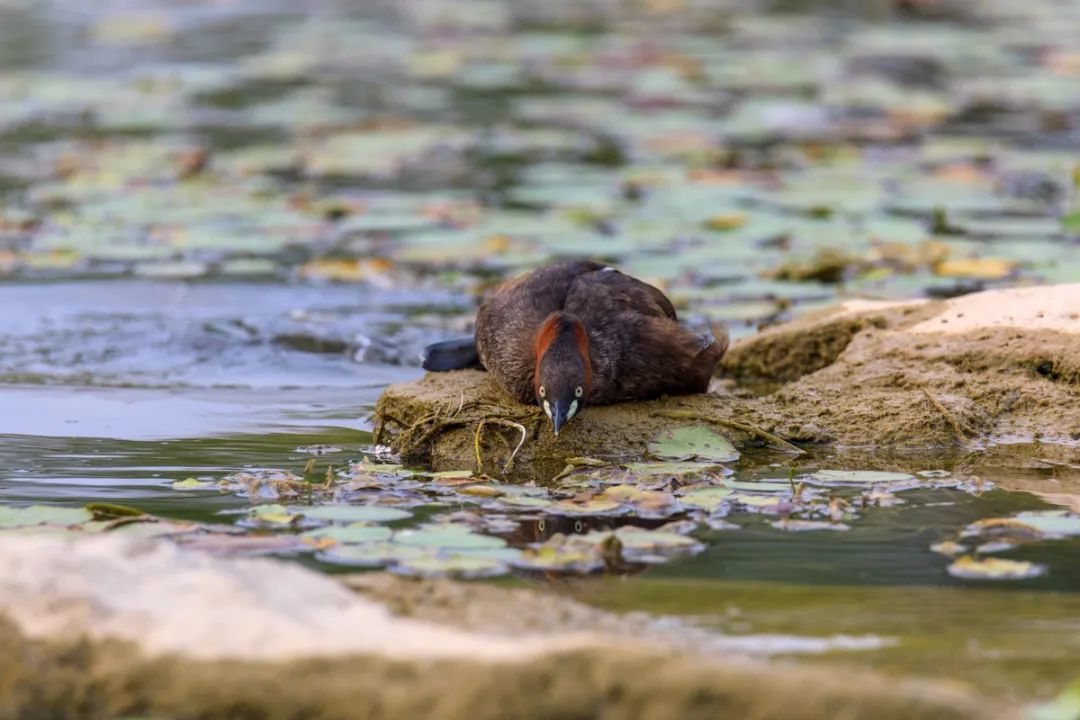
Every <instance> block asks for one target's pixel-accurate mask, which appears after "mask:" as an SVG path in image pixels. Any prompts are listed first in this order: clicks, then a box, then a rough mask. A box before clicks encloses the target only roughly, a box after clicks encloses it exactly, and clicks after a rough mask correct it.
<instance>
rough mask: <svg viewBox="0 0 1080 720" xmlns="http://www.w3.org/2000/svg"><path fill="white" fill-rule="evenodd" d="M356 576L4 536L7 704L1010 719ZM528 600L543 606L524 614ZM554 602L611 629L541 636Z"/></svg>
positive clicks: (50, 711) (351, 712)
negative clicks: (475, 611) (350, 580)
mask: <svg viewBox="0 0 1080 720" xmlns="http://www.w3.org/2000/svg"><path fill="white" fill-rule="evenodd" d="M361 585H363V586H364V588H365V591H366V592H367V594H368V597H366V598H365V597H360V596H359V595H357V594H356V593H354V592H352V591H350V590H349V589H348V588H347V587H346V585H345V584H343V583H342V582H340V581H338V580H335V579H332V578H329V577H326V576H323V575H320V574H318V573H315V572H313V571H309V570H306V569H304V568H301V567H298V566H296V565H295V564H290V563H287V562H283V561H277V560H268V559H254V560H253V559H231V560H230V559H217V558H210V557H206V556H202V555H198V554H196V553H194V552H193V551H188V550H182V549H179V548H177V547H175V546H173V545H170V544H168V543H167V542H165V541H150V540H145V539H132V538H125V537H122V536H99V537H85V538H73V537H70V536H56V535H33V536H23V537H12V538H10V539H8V540H5V541H4V542H3V543H0V717H4V718H6V719H10V720H24V719H25V720H30V719H32V718H33V719H37V718H44V717H47V718H66V719H68V720H83V719H86V720H99V719H100V720H106V719H109V720H115V718H118V717H135V716H138V717H155V718H206V719H209V718H225V717H229V718H252V719H255V718H258V719H266V720H279V719H280V720H285V719H294V718H320V719H325V720H337V719H339V718H340V719H341V720H345V719H352V718H361V717H362V718H419V717H430V718H449V719H454V718H462V719H464V718H469V719H470V720H486V719H487V718H491V719H493V720H494V719H495V718H506V717H515V718H522V719H524V720H529V719H531V718H537V719H539V718H565V717H634V718H640V719H641V720H652V719H654V718H655V719H656V720H659V719H660V718H664V719H665V720H666V719H667V718H672V717H679V718H688V719H691V720H693V719H694V718H713V717H739V718H749V719H753V718H775V717H785V718H791V719H792V720H801V719H803V718H805V719H807V720H809V719H810V718H818V717H825V716H829V717H848V718H880V719H884V720H889V719H891V718H1012V717H1017V715H1016V713H1015V712H1014V709H1013V708H1010V707H1008V706H1005V705H1002V704H1000V703H991V702H989V701H987V700H984V699H982V698H980V697H979V696H977V695H975V694H974V693H972V692H970V691H968V690H965V689H963V688H961V687H958V686H956V685H955V684H940V683H934V682H924V681H908V680H898V679H896V678H884V677H882V676H878V675H876V674H873V673H870V672H866V671H860V670H850V671H847V670H846V671H844V672H841V673H838V672H837V671H836V668H835V666H833V667H831V668H828V669H826V668H820V669H819V668H814V667H811V666H804V665H799V664H793V663H790V662H788V663H783V664H782V665H781V664H779V663H773V662H766V661H761V660H752V659H749V658H745V657H739V656H723V655H721V656H716V655H713V656H705V655H701V654H691V653H689V652H686V651H676V650H673V649H671V648H670V647H664V646H660V645H656V644H649V643H646V642H643V641H641V640H637V639H633V638H628V637H626V636H625V634H623V635H622V636H620V635H619V634H613V633H611V632H610V630H611V629H613V628H617V627H618V622H617V620H616V619H615V618H616V616H609V615H607V614H603V613H600V611H596V610H590V609H587V608H581V607H580V606H577V607H568V605H573V603H571V602H570V601H557V602H554V603H553V604H554V605H557V607H554V608H548V609H547V611H545V607H546V605H547V600H545V598H544V597H543V596H542V595H539V594H533V593H527V592H524V591H511V592H510V593H509V594H508V591H505V590H499V589H495V588H487V587H485V586H482V585H477V586H470V587H469V589H468V590H463V591H462V592H464V593H465V594H464V595H462V594H461V592H458V590H457V588H458V586H456V585H452V584H447V585H445V586H444V587H442V589H440V587H439V586H433V585H431V584H430V583H428V584H425V583H410V582H406V581H393V582H390V583H386V582H383V583H377V584H376V585H372V584H371V581H370V580H367V581H366V582H362V583H361ZM489 594H490V595H491V596H490V597H488V595H489ZM376 598H378V599H376ZM455 598H456V599H455ZM383 602H387V603H389V604H391V605H397V606H399V608H401V607H405V606H407V607H408V608H409V609H408V612H409V614H410V615H413V616H414V617H415V618H422V617H425V616H426V617H429V618H439V619H441V620H443V621H445V622H447V623H454V624H455V625H456V627H451V626H450V625H449V624H436V622H432V621H431V620H422V619H412V618H404V617H400V616H397V615H395V614H393V613H392V612H391V611H390V610H389V609H388V606H387V605H384V604H382V603H383ZM455 602H457V603H458V606H459V607H461V606H463V605H466V604H467V605H468V606H479V607H482V608H484V612H485V617H484V622H483V623H482V624H483V627H484V631H483V632H480V631H477V630H476V629H472V630H470V629H469V626H470V625H471V626H474V627H475V625H476V624H477V623H476V622H475V615H472V616H469V617H470V618H471V619H465V620H462V621H460V622H459V621H457V619H456V615H455V613H454V612H453V609H452V607H453V604H454V603H455ZM425 605H427V606H434V605H438V607H437V608H436V609H434V610H432V609H431V607H425ZM523 615H528V616H535V617H536V618H540V619H538V620H536V621H535V622H534V623H532V624H527V625H526V626H524V627H522V625H521V621H520V618H521V617H522V616H523ZM556 616H558V617H567V616H569V617H576V618H579V619H583V620H585V621H587V622H589V623H594V622H595V623H596V624H597V625H598V626H599V627H600V628H602V629H603V630H602V631H589V632H577V633H568V632H561V631H559V630H558V629H555V628H552V627H548V628H546V632H544V634H543V635H540V634H538V633H537V631H538V630H541V629H543V625H544V623H545V622H547V621H548V620H550V619H551V618H554V617H556ZM544 618H546V619H547V620H545V619H544ZM571 625H573V623H571Z"/></svg>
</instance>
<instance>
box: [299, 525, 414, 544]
mask: <svg viewBox="0 0 1080 720" xmlns="http://www.w3.org/2000/svg"><path fill="white" fill-rule="evenodd" d="M393 534H394V531H393V530H391V529H390V528H388V527H386V526H384V525H368V524H366V523H358V522H357V523H352V524H351V525H344V526H341V525H334V526H331V527H324V528H319V529H318V530H311V531H309V532H306V533H304V534H302V535H301V536H300V537H301V538H303V539H304V540H308V541H311V542H316V543H317V542H320V541H324V540H334V541H336V542H339V543H365V542H376V541H385V540H389V539H390V538H391V536H392V535H393Z"/></svg>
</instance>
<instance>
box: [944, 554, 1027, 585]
mask: <svg viewBox="0 0 1080 720" xmlns="http://www.w3.org/2000/svg"><path fill="white" fill-rule="evenodd" d="M947 569H948V572H949V574H950V575H952V576H953V577H958V578H964V579H966V580H1025V579H1027V578H1033V577H1038V576H1039V575H1042V574H1043V573H1045V572H1046V568H1045V567H1044V566H1042V565H1037V564H1035V563H1031V562H1027V561H1026V560H1006V559H1004V558H993V557H991V558H975V557H972V556H971V555H964V556H963V557H960V558H957V559H956V560H955V561H953V563H952V564H951V565H949V567H948V568H947Z"/></svg>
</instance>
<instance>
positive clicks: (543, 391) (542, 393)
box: [540, 385, 547, 397]
mask: <svg viewBox="0 0 1080 720" xmlns="http://www.w3.org/2000/svg"><path fill="white" fill-rule="evenodd" d="M540 397H547V388H546V387H544V386H543V385H541V386H540Z"/></svg>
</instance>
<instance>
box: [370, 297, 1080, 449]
mask: <svg viewBox="0 0 1080 720" xmlns="http://www.w3.org/2000/svg"><path fill="white" fill-rule="evenodd" d="M723 375H724V376H725V377H726V378H728V379H729V380H728V381H727V382H718V383H716V384H715V386H714V390H713V391H712V392H710V393H709V394H707V395H697V396H688V397H675V398H664V399H660V400H656V401H652V402H646V403H634V404H624V405H618V406H611V407H591V408H588V411H587V412H586V413H584V414H583V415H582V416H581V418H579V419H578V420H576V421H575V422H573V423H571V424H570V426H569V427H568V428H567V429H566V430H565V431H564V432H563V434H562V435H561V436H560V437H558V438H555V437H554V435H553V434H552V433H551V431H550V429H549V428H548V427H547V425H546V422H541V421H542V420H543V418H542V416H541V415H540V413H539V411H538V410H535V409H533V408H530V407H525V406H522V405H518V404H516V403H514V402H513V401H512V400H510V399H509V398H508V397H507V396H506V395H505V394H504V393H502V391H501V390H500V389H499V388H498V387H497V386H496V385H495V383H494V382H493V381H492V380H491V379H490V378H489V377H488V376H487V375H486V374H485V373H482V372H474V371H468V372H465V371H463V372H455V373H445V374H429V375H427V376H426V377H424V378H423V379H421V380H419V381H416V382H412V383H403V384H399V385H392V386H390V387H389V388H387V390H386V392H385V393H384V394H383V396H382V398H380V400H379V404H378V407H377V408H376V421H377V424H378V425H379V427H380V429H381V430H383V432H382V433H381V438H380V439H382V440H383V441H385V442H389V443H390V444H391V445H392V446H394V447H395V449H397V450H400V451H401V452H403V453H404V454H405V455H406V456H409V457H414V458H418V459H424V460H430V461H432V462H434V463H435V464H436V465H437V466H447V467H449V466H455V467H461V466H469V465H475V464H476V455H477V452H476V447H477V433H476V430H477V428H478V427H479V425H480V422H481V421H483V420H485V419H486V420H488V421H489V422H487V423H485V425H484V428H483V432H482V433H481V434H480V439H479V447H480V456H481V458H482V459H486V460H485V461H486V462H490V463H491V465H490V466H487V467H486V468H485V469H488V470H491V469H498V468H499V467H500V465H499V463H501V462H504V461H505V460H506V458H508V457H509V455H510V452H511V450H512V449H513V448H515V447H516V445H517V443H518V442H519V441H520V439H521V437H522V433H523V432H524V434H525V436H526V440H525V442H524V443H522V446H521V449H520V451H519V452H518V455H517V459H516V462H517V463H519V464H520V463H532V462H541V463H543V462H549V463H551V464H552V465H553V466H554V465H557V464H558V463H559V462H561V461H562V459H564V458H567V457H572V456H580V455H596V454H603V455H632V456H638V455H640V454H641V452H642V449H643V448H644V446H645V444H646V443H647V442H648V440H649V439H651V438H652V437H654V436H655V435H656V434H657V433H658V432H659V431H660V430H661V429H663V428H665V427H669V426H670V425H671V424H672V422H681V421H687V422H692V421H694V420H696V419H701V420H708V421H712V422H717V423H719V424H720V425H721V428H722V429H723V431H724V432H725V434H727V435H729V436H730V437H732V439H733V440H736V441H739V442H744V443H746V442H757V443H761V442H763V441H762V437H763V435H762V434H761V433H757V432H755V431H757V430H760V431H764V432H765V433H768V434H772V435H775V436H778V437H779V438H782V439H783V440H787V441H792V442H803V443H807V442H809V443H836V444H839V445H847V446H888V447H912V448H915V447H947V446H961V447H977V446H979V445H981V444H984V443H987V442H997V441H1004V442H1020V441H1028V442H1030V441H1041V442H1049V443H1065V444H1074V443H1076V442H1077V441H1078V440H1080V284H1077V285H1060V286H1045V287H1035V288H1019V289H1009V290H995V291H988V292H983V293H977V294H973V295H967V296H964V297H961V298H956V299H953V300H947V301H907V302H896V303H887V302H866V301H851V302H848V303H844V304H842V305H840V306H838V307H836V308H834V309H831V310H827V311H823V312H820V313H816V314H814V315H811V316H808V317H805V318H802V319H799V320H797V321H794V322H791V323H787V324H784V325H781V326H778V327H774V328H770V329H767V330H765V331H763V332H761V333H759V334H758V335H756V336H754V337H751V338H748V339H745V340H743V341H742V342H740V343H737V344H736V345H735V346H734V347H733V348H732V349H731V350H730V351H729V353H728V356H727V357H726V358H725V361H724V365H723ZM732 380H733V381H735V382H734V383H732V382H731V381H732ZM761 388H769V389H770V390H771V391H770V392H767V393H764V394H763V392H762V390H761ZM673 418H677V419H673ZM733 423H737V424H740V425H743V426H745V427H743V428H742V429H740V428H739V427H738V426H736V425H734V424H733ZM403 429H404V431H402V430H403ZM765 442H766V444H768V443H767V441H765Z"/></svg>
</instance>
